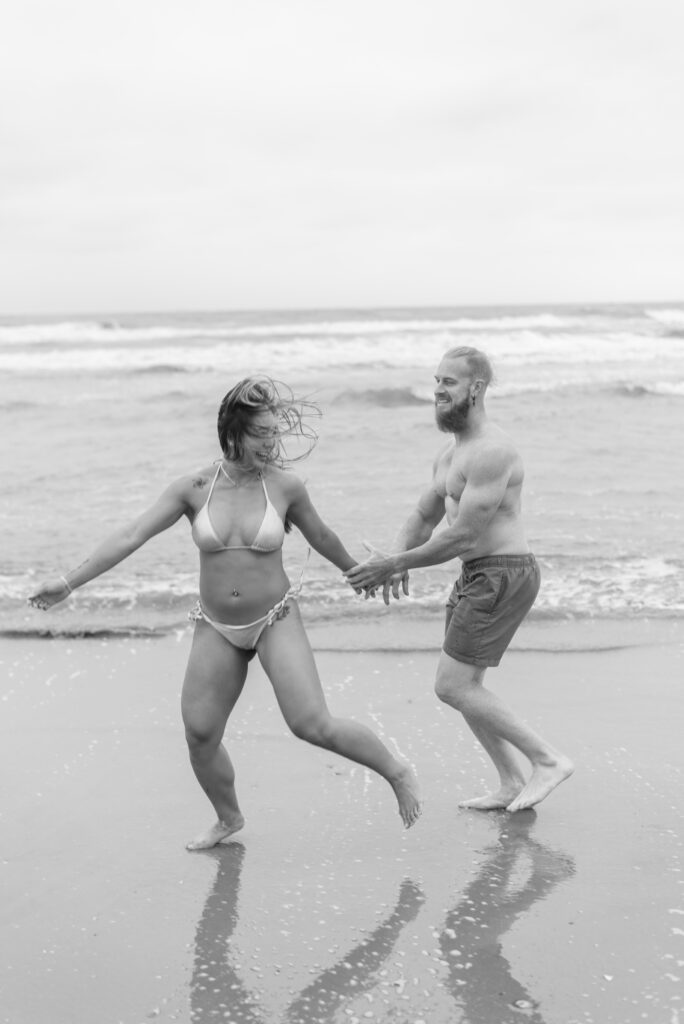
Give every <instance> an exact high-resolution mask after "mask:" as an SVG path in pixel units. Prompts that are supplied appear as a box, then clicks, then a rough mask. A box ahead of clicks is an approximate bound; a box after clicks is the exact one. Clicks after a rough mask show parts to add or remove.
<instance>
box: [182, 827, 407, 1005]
mask: <svg viewBox="0 0 684 1024" xmlns="http://www.w3.org/2000/svg"><path fill="white" fill-rule="evenodd" d="M202 856H209V857H213V858H214V860H216V862H217V866H218V870H217V874H216V878H215V879H214V884H213V886H212V888H211V890H210V892H209V895H208V897H207V901H206V904H205V906H204V911H203V913H202V916H201V918H200V920H199V923H198V925H197V933H196V936H195V959H194V965H193V973H192V981H191V985H190V1006H191V1010H190V1017H191V1020H192V1021H193V1022H195V1024H205V1022H207V1021H211V1020H221V1021H230V1022H231V1024H266V1018H265V1016H264V1011H263V1010H262V1009H261V1008H260V1007H259V1006H258V1004H257V1002H256V1000H255V998H254V997H253V996H252V995H251V994H250V992H249V991H248V989H247V988H246V986H245V985H244V983H243V981H242V980H241V978H240V976H239V975H238V973H237V971H236V969H235V968H234V967H233V965H232V963H231V953H230V946H229V941H228V940H229V939H230V936H231V934H232V933H233V931H234V930H235V927H236V925H237V921H238V913H237V901H238V896H239V890H240V874H241V871H242V867H243V863H244V858H245V848H244V846H243V845H242V844H241V843H239V842H231V843H227V844H224V845H221V846H216V847H214V848H213V849H211V850H207V851H206V853H203V854H202ZM423 902H424V896H423V893H422V892H421V890H420V889H419V888H418V886H417V885H415V884H414V883H413V882H411V881H410V880H408V879H405V880H404V881H403V882H402V884H401V887H400V890H399V894H398V896H397V900H396V903H395V905H394V908H393V909H392V911H391V912H390V913H389V914H388V915H387V917H386V918H385V919H384V920H383V921H382V922H381V923H380V924H379V925H378V926H377V928H375V929H374V931H373V932H372V933H371V935H369V936H368V937H367V938H365V939H363V940H362V941H361V942H359V944H358V945H357V946H356V947H355V948H354V949H352V950H351V951H350V952H348V953H347V954H346V955H345V956H343V957H342V959H341V960H340V961H339V962H338V963H336V964H334V965H333V966H332V967H329V968H328V969H327V970H324V971H323V972H322V973H321V974H320V975H319V976H318V977H317V978H315V979H314V981H312V982H311V983H310V984H309V985H307V986H306V988H304V989H303V990H302V991H301V992H300V993H299V994H298V995H297V996H296V997H295V998H294V999H293V1000H292V1001H291V1003H290V1004H289V1006H288V1007H287V1009H286V1011H285V1014H284V1017H283V1019H284V1021H286V1022H287V1024H329V1022H331V1021H332V1020H333V1018H334V1016H335V1014H336V1012H337V1011H338V1010H339V1008H340V1006H341V1005H342V1004H343V1003H344V1002H345V1001H347V1000H351V999H355V998H357V997H358V996H359V995H362V994H363V993H364V992H367V991H368V990H369V989H371V988H373V987H374V986H375V985H376V983H377V980H378V979H377V975H378V971H379V970H380V968H381V967H382V965H383V964H384V963H385V961H386V960H387V958H388V957H389V955H390V953H391V952H392V949H393V948H394V946H395V944H396V942H397V940H398V938H399V936H400V934H401V932H402V929H403V928H405V927H406V925H407V924H409V923H410V922H411V921H413V920H415V918H416V917H417V915H418V912H419V910H420V908H421V906H422V905H423ZM269 1024H272V1022H269Z"/></svg>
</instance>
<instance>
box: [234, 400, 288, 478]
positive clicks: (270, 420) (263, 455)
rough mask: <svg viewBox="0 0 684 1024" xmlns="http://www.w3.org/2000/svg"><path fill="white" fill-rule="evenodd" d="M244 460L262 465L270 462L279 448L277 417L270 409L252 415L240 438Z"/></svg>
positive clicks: (248, 463)
mask: <svg viewBox="0 0 684 1024" xmlns="http://www.w3.org/2000/svg"><path fill="white" fill-rule="evenodd" d="M242 447H243V449H244V453H245V454H244V462H245V464H246V465H250V466H264V465H266V463H268V462H272V461H273V459H274V458H275V457H276V455H277V454H278V450H279V448H280V431H279V429H278V417H277V416H276V415H275V413H273V412H271V411H270V409H264V411H263V412H259V413H257V414H256V416H254V417H253V418H252V420H251V422H250V425H249V429H248V430H247V431H245V433H244V435H243V438H242Z"/></svg>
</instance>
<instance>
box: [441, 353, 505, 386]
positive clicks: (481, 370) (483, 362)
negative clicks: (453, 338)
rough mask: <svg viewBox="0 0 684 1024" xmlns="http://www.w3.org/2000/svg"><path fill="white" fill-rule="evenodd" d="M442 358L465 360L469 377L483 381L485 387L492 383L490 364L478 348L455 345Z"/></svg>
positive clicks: (492, 372)
mask: <svg viewBox="0 0 684 1024" xmlns="http://www.w3.org/2000/svg"><path fill="white" fill-rule="evenodd" d="M442 358H444V359H465V360H466V362H467V364H468V370H469V372H470V375H471V377H474V378H477V380H483V381H484V383H485V387H488V386H489V385H490V384H492V383H493V382H494V371H493V370H492V364H491V363H490V362H489V359H488V358H487V356H486V355H485V354H484V352H480V350H479V348H472V346H470V345H457V346H456V348H450V349H449V351H448V352H445V353H444V356H443V357H442Z"/></svg>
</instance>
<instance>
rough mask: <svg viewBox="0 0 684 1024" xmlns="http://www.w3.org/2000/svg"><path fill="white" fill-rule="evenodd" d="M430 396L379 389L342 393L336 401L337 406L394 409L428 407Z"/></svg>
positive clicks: (405, 391)
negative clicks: (398, 407)
mask: <svg viewBox="0 0 684 1024" xmlns="http://www.w3.org/2000/svg"><path fill="white" fill-rule="evenodd" d="M431 402H432V399H431V398H430V397H429V396H428V395H420V394H417V393H416V392H415V391H414V390H413V388H377V389H368V390H365V391H353V390H348V391H341V392H340V394H339V395H337V396H336V398H335V399H334V403H333V404H335V405H372V406H382V407H384V408H394V407H395V406H402V405H428V404H431Z"/></svg>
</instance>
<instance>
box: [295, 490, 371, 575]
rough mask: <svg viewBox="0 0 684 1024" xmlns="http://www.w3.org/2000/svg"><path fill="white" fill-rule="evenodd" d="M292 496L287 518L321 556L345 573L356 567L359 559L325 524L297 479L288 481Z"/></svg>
mask: <svg viewBox="0 0 684 1024" xmlns="http://www.w3.org/2000/svg"><path fill="white" fill-rule="evenodd" d="M288 484H289V486H290V491H291V496H290V504H289V506H288V509H287V518H288V519H289V520H290V522H291V523H293V525H294V526H296V527H297V529H298V530H300V531H301V532H302V534H303V535H304V537H305V538H306V540H307V541H308V542H309V544H310V545H311V547H312V548H314V550H315V551H318V553H319V555H323V557H324V558H327V559H328V561H329V562H332V564H333V565H336V566H337V568H338V569H341V570H342V572H344V571H345V570H346V569H351V567H352V566H353V565H356V563H357V559H355V558H352V556H351V555H350V554H349V552H348V551H347V549H346V548H345V546H344V545H343V543H342V541H341V540H340V538H339V537H338V536H337V534H336V533H335V532H334V530H331V529H330V527H329V526H327V525H326V523H324V522H323V520H322V519H321V517H320V516H319V514H318V512H317V511H316V509H315V508H314V506H313V504H312V501H311V498H310V497H309V492H308V491H307V489H306V487H305V486H304V483H303V482H302V481H301V480H299V479H298V478H297V477H295V478H294V479H292V480H290V481H288Z"/></svg>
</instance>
